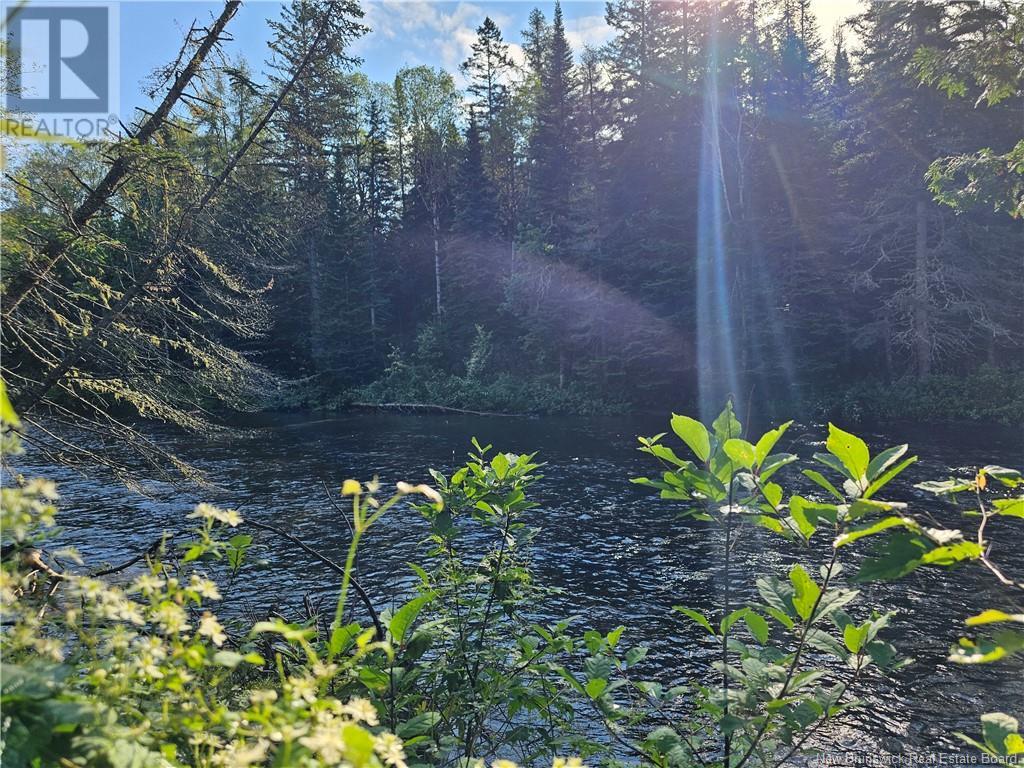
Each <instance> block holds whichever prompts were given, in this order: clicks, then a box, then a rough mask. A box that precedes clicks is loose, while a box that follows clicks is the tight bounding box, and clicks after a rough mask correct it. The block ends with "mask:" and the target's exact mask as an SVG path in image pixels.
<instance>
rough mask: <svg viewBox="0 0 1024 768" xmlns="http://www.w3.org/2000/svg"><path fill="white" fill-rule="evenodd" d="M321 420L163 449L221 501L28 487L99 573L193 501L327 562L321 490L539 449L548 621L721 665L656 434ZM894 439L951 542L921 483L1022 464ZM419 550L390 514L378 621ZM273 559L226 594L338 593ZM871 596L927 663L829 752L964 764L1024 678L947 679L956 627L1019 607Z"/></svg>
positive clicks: (913, 593) (292, 420)
mask: <svg viewBox="0 0 1024 768" xmlns="http://www.w3.org/2000/svg"><path fill="white" fill-rule="evenodd" d="M315 418H316V417H315V416H310V417H307V418H305V419H300V417H296V416H294V415H293V416H289V417H287V419H284V420H281V421H279V422H277V424H276V426H274V427H273V428H270V429H261V430H258V431H256V432H253V433H251V434H246V435H243V436H233V437H231V438H222V439H220V440H219V441H217V442H206V443H204V444H201V445H194V444H192V440H191V439H190V438H184V437H181V436H179V435H174V434H170V433H164V432H157V433H156V437H157V439H158V440H159V441H161V442H162V443H163V444H164V445H165V446H166V447H167V448H169V449H171V450H173V451H176V452H178V453H180V454H181V455H183V456H184V457H185V458H187V459H189V460H191V461H193V462H194V463H196V464H198V465H199V466H201V467H202V468H204V469H205V470H206V471H207V472H208V473H209V476H210V478H211V480H213V481H215V482H216V483H217V484H218V485H220V486H221V489H219V490H215V491H190V492H187V493H181V492H173V491H171V490H170V489H157V490H156V498H155V499H143V498H141V497H134V496H129V495H127V494H126V493H125V491H124V490H123V489H121V488H120V487H117V486H115V485H112V484H107V483H104V482H103V481H101V480H97V479H84V478H82V477H79V476H76V475H72V474H69V473H67V472H54V471H50V470H44V468H40V467H32V465H31V460H32V457H31V456H28V457H25V461H24V462H23V464H24V465H25V467H24V468H25V469H26V470H31V469H34V470H35V471H37V472H42V471H46V472H47V474H48V475H49V476H51V477H54V478H55V479H58V480H60V481H61V491H62V495H63V497H64V502H63V504H62V508H63V512H62V515H61V518H60V519H61V521H62V523H63V525H64V526H65V528H64V531H63V533H62V535H61V542H62V543H66V544H74V545H75V546H77V547H78V548H79V550H80V552H81V553H82V554H83V555H84V556H85V557H86V558H87V560H88V561H89V562H90V563H95V564H98V563H101V562H104V561H109V562H115V561H119V560H122V559H124V558H125V557H126V555H127V554H134V553H135V552H137V551H138V550H139V549H141V548H142V547H143V546H145V545H146V544H148V543H150V542H151V541H152V540H153V539H155V538H156V537H157V536H159V534H160V532H161V531H163V530H165V529H180V528H181V527H182V523H183V517H184V515H185V514H186V513H187V512H188V510H189V508H190V507H191V505H192V504H194V503H195V502H196V501H199V500H209V501H216V502H219V503H222V504H225V505H230V506H235V507H239V508H241V509H242V511H243V513H244V514H245V515H246V516H248V517H252V518H254V519H259V520H264V521H266V522H271V523H273V524H275V525H278V526H280V527H283V528H286V529H288V530H290V531H292V532H294V533H296V534H297V535H299V536H300V537H301V538H303V539H304V540H305V541H307V542H308V543H309V544H311V545H313V546H314V547H316V548H317V549H320V550H321V551H323V552H325V553H328V554H337V553H339V552H341V551H343V549H344V548H345V547H346V546H347V543H348V537H347V530H348V529H347V527H346V524H345V521H344V520H343V519H341V515H340V514H339V513H338V512H337V511H336V510H335V509H334V508H333V507H332V506H331V504H330V503H328V501H327V500H326V496H325V492H324V488H323V485H322V484H323V483H327V485H328V486H330V487H332V488H334V489H336V488H337V487H338V486H339V485H340V482H341V480H343V479H344V478H347V477H356V478H360V479H369V478H370V477H372V476H373V475H375V474H376V475H379V476H380V478H381V480H382V481H383V482H385V483H393V482H396V481H398V480H409V481H424V480H427V481H429V476H428V475H427V472H426V470H427V468H428V467H434V468H437V469H439V470H442V471H449V470H451V469H452V468H454V467H455V466H457V465H458V464H459V463H460V462H461V460H462V459H463V457H464V456H465V453H466V450H467V448H468V447H469V443H468V441H469V437H470V436H473V435H475V436H477V437H478V438H479V439H480V440H481V442H482V443H487V442H492V443H494V445H495V448H497V449H500V450H504V451H517V452H526V451H534V450H537V451H540V455H539V459H541V460H543V461H546V462H547V466H546V467H545V469H544V475H545V477H544V479H543V480H542V481H540V482H539V483H538V484H537V485H536V486H535V488H536V490H535V492H534V496H535V499H536V501H538V502H540V506H539V507H538V508H537V509H535V510H532V511H531V512H530V513H529V514H530V516H531V519H530V522H531V524H532V525H534V526H536V527H537V528H539V529H540V534H539V535H538V536H537V539H536V544H535V548H534V551H533V555H534V561H535V566H536V569H537V571H538V575H539V577H540V579H541V580H542V581H543V582H544V583H546V584H548V585H551V586H555V587H559V588H561V589H562V592H561V594H560V595H559V596H557V597H556V598H555V599H554V600H553V602H552V603H551V604H550V605H549V606H545V607H544V610H545V611H546V612H547V613H548V614H549V615H550V616H552V617H554V616H562V615H578V616H580V617H581V619H580V621H579V622H578V625H577V628H578V629H579V630H580V631H582V629H583V628H585V627H595V628H598V629H603V630H608V629H611V628H612V627H614V626H617V625H618V624H625V625H626V626H627V627H628V633H627V636H626V637H627V639H630V638H631V642H632V643H634V644H644V645H649V646H650V648H651V653H650V655H649V657H648V660H649V662H650V668H649V670H647V671H649V672H650V673H651V674H652V675H659V676H660V677H662V678H672V679H674V680H691V679H695V678H696V677H697V676H698V675H700V674H701V673H702V672H704V671H706V670H707V668H708V665H709V663H710V661H711V659H712V656H713V654H714V653H715V652H716V651H715V650H714V649H713V648H712V647H711V646H710V645H709V643H708V640H707V638H706V635H704V633H703V631H702V630H698V629H696V628H694V627H693V626H692V625H691V624H688V623H686V622H684V621H683V620H681V619H680V617H679V616H678V614H673V613H672V612H671V610H670V609H671V606H673V605H677V604H680V603H683V604H686V605H688V606H690V607H693V608H698V609H702V610H706V611H708V612H709V613H712V612H714V608H713V606H714V604H715V602H716V594H717V589H718V587H717V584H718V575H719V574H718V570H717V562H718V559H719V552H720V550H719V548H718V546H717V544H716V540H715V539H714V538H713V534H711V533H710V532H709V531H708V530H707V529H706V528H705V526H704V525H703V524H701V523H696V522H688V521H679V520H678V519H677V518H676V517H675V515H674V514H673V509H674V507H673V503H671V502H665V501H662V500H660V499H658V498H656V497H655V496H653V495H651V493H649V492H648V491H646V490H644V489H640V488H638V487H636V486H633V485H631V484H630V483H629V482H628V479H629V478H630V477H633V476H636V475H639V474H648V473H649V472H650V471H651V467H650V465H649V464H648V460H649V457H645V456H643V455H641V454H638V453H637V452H636V450H635V435H636V434H638V433H641V434H648V435H649V434H653V433H655V432H659V431H662V430H663V429H664V426H663V425H664V421H663V420H662V419H654V418H646V417H634V418H630V419H626V418H622V419H552V418H547V419H530V418H502V419H495V418H477V417H447V416H436V415H407V414H402V415H379V414H370V415H346V416H343V417H341V418H338V419H330V420H316V421H313V419H315ZM823 434H824V428H823V427H820V426H815V427H812V426H801V425H794V426H793V427H791V428H790V430H789V432H788V433H787V438H788V439H789V440H791V441H792V442H793V443H794V444H796V445H800V446H803V450H806V449H808V448H811V449H812V450H813V448H812V446H811V445H810V441H813V440H821V439H822V436H823ZM866 437H867V438H868V441H869V443H870V444H871V446H872V448H873V449H876V450H877V449H878V448H880V447H882V446H887V445H889V444H891V443H894V442H898V440H897V439H896V438H895V437H893V438H891V439H890V438H889V437H887V436H886V437H883V436H878V435H867V436H866ZM899 438H900V439H902V440H904V441H906V440H909V441H910V442H911V447H912V449H915V452H917V453H918V454H919V455H921V462H920V463H919V464H918V465H917V466H915V467H912V468H911V469H910V470H908V472H907V475H908V477H907V479H906V480H905V481H903V482H901V483H900V484H899V485H898V486H897V487H896V489H895V491H896V492H894V493H893V494H892V496H893V497H894V498H903V499H906V500H909V501H913V502H914V503H917V504H922V505H928V509H929V510H930V511H931V512H932V513H933V514H934V515H935V516H936V517H937V518H938V519H940V520H944V521H945V522H947V523H950V524H952V525H954V526H956V525H959V523H957V522H956V520H957V513H956V512H955V511H951V510H950V509H948V508H945V507H943V506H942V505H941V504H936V502H935V501H934V500H933V499H932V498H931V497H928V496H925V495H923V494H921V493H920V492H918V491H916V490H914V489H913V488H912V487H911V484H912V483H913V482H918V481H920V480H922V479H925V478H930V477H936V476H939V477H941V476H944V475H945V474H947V473H948V472H949V470H950V469H951V468H952V467H955V466H962V465H967V466H970V465H983V464H987V463H1002V464H1009V465H1016V466H1020V465H1022V464H1024V450H1022V441H1021V435H1020V434H1019V433H1018V434H1015V435H1002V436H999V437H998V438H997V439H991V438H990V437H987V436H986V435H985V434H984V431H983V430H974V431H967V432H961V431H951V432H948V433H942V432H937V431H935V430H931V431H929V432H927V433H920V434H913V433H908V432H907V431H906V430H903V431H901V432H900V433H899ZM983 440H989V443H988V445H986V444H985V442H983ZM965 441H967V443H968V444H967V445H964V442H965ZM780 447H781V446H780ZM819 449H820V448H819ZM781 478H784V480H785V483H784V484H785V485H786V486H787V488H788V489H792V490H796V489H797V488H798V487H801V484H800V483H799V475H798V473H797V472H796V471H795V470H793V468H792V467H790V468H787V470H783V473H782V474H781ZM780 482H782V480H780ZM897 493H898V494H899V495H897ZM424 533H425V527H424V526H423V524H422V522H421V521H420V520H419V519H418V517H417V516H416V515H415V514H414V513H412V512H410V511H396V512H395V513H394V514H392V515H391V516H390V517H389V518H386V519H385V520H384V521H383V522H382V523H381V524H380V525H379V527H378V528H376V529H374V531H373V533H372V535H371V536H370V538H369V540H368V541H367V542H366V544H365V547H364V550H363V551H362V553H361V556H360V565H359V574H360V577H361V579H362V581H363V582H364V584H365V586H366V587H367V588H368V589H369V591H370V593H371V594H372V595H373V596H374V598H375V599H376V600H377V601H378V602H379V603H380V605H381V606H382V607H383V606H385V605H386V604H388V603H389V602H392V601H396V600H400V599H401V598H402V595H403V592H404V591H405V590H406V589H407V588H408V587H409V585H410V583H411V581H412V578H411V577H412V574H411V571H410V569H409V568H408V566H406V565H405V563H406V562H408V561H409V560H413V559H419V558H420V554H419V553H420V552H422V546H421V544H420V540H421V539H422V537H423V534H424ZM999 533H1000V531H999V529H998V528H997V529H996V530H994V531H993V534H995V536H996V539H997V543H996V545H995V547H994V549H993V556H994V557H995V558H997V559H999V560H1001V561H1002V562H1005V563H1006V564H1007V566H1008V567H1009V568H1010V569H1011V570H1014V569H1016V570H1017V572H1024V553H1022V552H1020V551H1019V550H1018V551H1014V550H1013V549H1012V548H1011V547H1007V546H1006V544H1005V543H1002V542H1006V541H1008V539H1007V538H1003V539H1002V542H1001V541H1000V540H999V536H998V535H999ZM739 547H740V549H739V554H738V556H737V562H739V563H741V564H742V566H741V567H742V573H743V574H748V575H749V579H744V578H743V577H742V576H741V578H740V579H738V580H739V581H748V582H749V583H748V584H746V586H745V587H744V588H745V589H746V591H747V593H748V594H752V591H751V585H752V582H753V577H754V576H755V575H756V574H759V573H763V572H766V571H771V570H774V571H778V570H780V569H784V568H787V567H788V563H789V562H791V560H792V558H793V557H794V555H796V554H797V553H795V552H794V551H792V550H791V549H790V547H789V545H787V544H786V543H785V542H782V541H781V540H779V539H777V538H773V537H771V535H770V534H767V533H766V532H764V531H761V530H752V529H751V530H748V531H747V532H746V533H745V534H744V535H743V537H742V538H741V541H740V544H739ZM820 547H821V548H819V550H818V551H817V552H813V553H812V558H811V559H808V560H806V562H807V563H808V564H809V565H811V564H816V561H815V560H814V559H813V558H814V557H816V558H817V560H821V561H822V562H824V561H825V560H826V559H827V557H826V555H827V553H826V552H825V551H824V548H827V541H825V540H822V541H821V542H820ZM851 549H852V548H851ZM264 556H265V557H267V558H268V559H271V560H272V568H266V569H263V570H254V571H251V576H250V578H248V579H246V580H245V581H244V583H243V584H242V585H240V586H239V585H236V586H235V587H234V588H233V592H232V594H233V595H238V594H239V591H241V595H240V596H241V597H243V598H245V600H246V601H247V602H248V603H249V604H252V605H254V606H259V607H262V608H265V607H267V606H278V607H282V608H287V607H289V606H293V607H294V606H297V605H298V604H299V603H300V602H301V601H302V598H303V596H304V595H306V594H310V595H311V596H312V597H313V598H314V600H317V599H326V600H333V597H334V589H335V585H334V583H333V578H332V576H331V575H330V574H327V573H324V572H322V571H320V570H319V569H317V568H315V567H312V566H311V565H310V564H309V563H308V562H307V561H306V560H304V559H300V558H299V556H298V555H297V554H295V553H293V552H292V551H291V550H290V549H288V548H287V546H286V545H282V544H281V543H279V542H274V543H273V544H272V545H271V547H270V549H269V551H267V552H266V553H264ZM863 592H864V594H863V600H862V601H861V602H860V603H859V604H858V605H859V610H867V609H869V608H872V607H875V608H878V609H883V608H892V607H895V608H897V609H898V610H899V616H898V619H897V621H896V622H895V624H894V629H893V631H892V632H891V633H890V635H891V638H892V639H893V641H894V642H895V643H896V645H897V646H898V647H899V648H900V650H901V651H902V652H904V653H905V654H907V655H910V656H913V657H914V658H916V659H917V663H916V664H914V665H913V666H911V667H910V668H908V669H907V670H905V671H904V672H902V673H901V675H900V677H899V679H898V680H896V681H895V682H893V683H876V684H875V686H876V687H875V689H874V690H873V691H872V693H871V695H870V696H869V697H868V698H870V700H871V702H872V705H871V707H870V708H869V709H867V710H866V711H864V712H863V713H861V714H860V715H858V717H859V719H860V723H859V724H858V727H857V728H852V729H845V730H843V731H840V732H834V733H832V734H830V738H831V739H832V744H833V748H838V747H841V746H849V747H850V748H855V749H867V750H871V751H873V752H879V751H885V752H901V751H905V750H914V751H923V750H938V749H948V750H958V749H959V748H960V744H959V742H957V741H956V740H955V739H953V738H951V737H950V736H949V734H950V733H951V732H952V731H954V730H966V731H974V730H976V728H977V717H978V715H979V714H980V713H981V712H985V711H988V710H992V709H1007V710H1011V711H1012V710H1015V709H1016V710H1019V709H1020V703H1021V702H1022V701H1024V674H1022V670H1024V667H1022V665H1021V664H1020V663H1019V662H1018V663H1016V664H1013V663H1010V664H1002V665H993V666H987V667H976V668H971V667H967V668H964V667H954V666H953V665H950V664H947V663H946V662H945V656H946V653H947V650H948V648H949V645H950V644H951V643H952V642H953V641H954V640H955V639H956V637H957V636H958V632H959V631H960V628H961V624H960V622H961V621H962V619H963V617H965V616H968V615H971V614H972V613H975V612H977V611H978V610H980V609H981V608H983V607H1004V608H1014V607H1015V606H1013V604H1012V602H1008V596H1007V594H1006V593H1005V592H1004V591H1003V590H1001V589H999V588H997V585H995V584H994V582H993V580H992V579H991V578H990V577H988V576H987V575H986V572H984V571H982V570H981V569H976V568H967V569H962V570H959V571H954V572H950V571H946V570H931V571H924V572H918V573H916V574H914V575H913V576H912V577H910V578H909V579H907V580H905V581H903V582H900V583H898V584H895V585H891V584H874V585H869V586H868V587H866V588H865V589H864V591H863ZM1015 609H1016V610H1018V611H1019V610H1021V607H1020V606H1016V608H1015ZM663 681H665V682H667V681H668V680H663ZM837 742H839V743H837Z"/></svg>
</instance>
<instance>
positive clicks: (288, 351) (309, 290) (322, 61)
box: [270, 0, 365, 372]
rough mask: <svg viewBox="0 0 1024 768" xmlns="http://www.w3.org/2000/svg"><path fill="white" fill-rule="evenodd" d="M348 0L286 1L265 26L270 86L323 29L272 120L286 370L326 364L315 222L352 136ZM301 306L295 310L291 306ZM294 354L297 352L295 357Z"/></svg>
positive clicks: (324, 275) (328, 268) (330, 285)
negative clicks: (284, 237)
mask: <svg viewBox="0 0 1024 768" xmlns="http://www.w3.org/2000/svg"><path fill="white" fill-rule="evenodd" d="M361 16H362V11H361V10H360V9H359V6H358V4H357V3H356V2H354V0H346V1H345V2H341V3H339V2H334V1H333V0H294V1H293V2H292V3H291V5H289V6H286V7H285V9H284V10H283V12H282V17H281V19H280V20H279V21H272V22H270V27H271V30H272V31H273V34H274V37H273V39H272V40H271V41H270V50H271V51H272V53H273V55H274V57H273V59H272V61H271V62H270V64H271V67H272V69H273V70H274V72H275V73H277V74H274V75H272V77H271V81H272V82H274V83H280V82H281V81H282V79H283V78H287V77H288V73H289V72H290V71H292V69H293V68H294V67H295V65H296V63H297V62H298V61H299V60H300V59H301V58H302V56H303V55H304V54H305V51H306V49H307V48H308V45H309V40H310V38H311V36H312V34H313V31H314V30H315V29H316V28H317V27H318V26H319V25H321V24H326V25H327V26H326V29H325V34H324V43H323V46H322V48H321V52H320V53H319V54H318V55H317V56H316V57H315V58H314V59H313V60H312V61H310V63H309V67H308V69H307V71H306V74H305V76H304V77H302V78H301V79H300V80H299V81H298V82H297V83H296V86H295V88H294V89H293V90H292V93H291V95H290V97H289V99H288V100H287V102H286V103H285V104H284V105H283V108H282V109H281V111H280V113H279V116H278V118H277V119H276V121H275V132H276V134H277V136H278V137H279V141H278V142H277V143H276V147H277V159H276V160H277V165H278V167H279V169H280V170H281V172H282V173H283V174H284V176H285V178H286V179H287V188H288V196H287V204H286V207H285V210H283V211H282V219H283V221H285V222H286V226H287V228H288V230H289V232H290V233H291V238H292V239H291V244H290V249H289V250H290V252H291V268H290V270H289V271H288V272H286V273H285V274H283V275H282V276H281V279H279V280H277V281H276V282H275V286H274V289H275V290H274V293H275V296H274V301H275V302H276V303H277V304H278V305H279V306H282V307H284V306H287V307H289V309H290V311H288V312H280V313H278V314H277V318H278V334H279V337H280V338H281V339H282V340H284V341H285V343H284V345H283V347H282V353H283V354H284V355H285V356H286V357H290V358H291V359H290V360H287V361H282V362H283V363H285V364H286V365H288V367H289V368H292V369H294V368H296V367H298V368H300V369H303V368H304V369H307V370H308V369H312V371H314V372H316V371H327V370H330V369H332V368H334V367H335V366H336V365H337V361H335V360H332V359H331V358H332V350H333V347H332V346H331V345H330V343H329V340H330V339H331V338H332V337H333V336H335V335H336V330H337V329H334V328H332V324H333V320H334V318H335V316H334V315H333V314H332V313H331V311H330V304H331V303H332V302H333V300H334V299H333V295H334V294H335V293H336V292H337V291H339V290H341V284H340V283H341V279H342V277H341V275H340V273H339V265H338V264H337V262H336V261H332V260H330V259H329V258H327V256H326V254H325V246H324V242H323V235H324V232H323V227H322V226H321V224H322V222H323V220H324V219H325V218H326V216H327V211H328V208H329V196H330V175H331V165H332V157H333V155H334V152H335V151H336V149H337V148H338V147H339V146H340V145H342V144H344V143H347V142H349V141H350V140H351V136H352V135H353V133H354V131H355V120H356V118H355V114H354V112H355V95H354V92H353V88H352V82H351V79H350V78H349V77H348V76H347V75H346V73H347V72H348V71H349V70H351V69H352V66H353V65H354V63H355V59H353V58H352V57H351V56H350V55H349V53H348V46H349V45H350V44H351V43H352V41H353V40H355V39H356V38H357V37H358V36H360V35H361V34H363V32H365V28H364V27H363V26H361V25H360V24H359V23H358V19H359V18H360V17H361ZM297 307H302V308H305V310H306V311H305V312H296V311H295V308H297ZM298 350H302V354H301V355H296V352H297V351H298Z"/></svg>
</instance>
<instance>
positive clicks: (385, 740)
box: [373, 733, 406, 768]
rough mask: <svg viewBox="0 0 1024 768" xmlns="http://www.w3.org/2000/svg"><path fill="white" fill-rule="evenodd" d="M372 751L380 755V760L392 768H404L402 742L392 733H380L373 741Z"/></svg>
mask: <svg viewBox="0 0 1024 768" xmlns="http://www.w3.org/2000/svg"><path fill="white" fill-rule="evenodd" d="M373 750H374V751H375V752H376V753H377V754H378V755H380V758H381V760H383V761H384V762H385V763H387V764H388V765H390V766H393V768H406V765H405V750H403V749H402V740H401V739H399V738H398V737H397V736H395V734H393V733H382V734H379V735H378V736H377V738H375V739H374V740H373Z"/></svg>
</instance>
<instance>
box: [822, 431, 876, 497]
mask: <svg viewBox="0 0 1024 768" xmlns="http://www.w3.org/2000/svg"><path fill="white" fill-rule="evenodd" d="M825 448H826V449H827V450H828V452H829V453H831V454H832V455H833V456H835V457H836V458H837V459H839V461H840V462H842V464H843V466H844V467H845V468H846V471H847V477H848V478H850V479H851V480H853V481H854V482H855V483H857V484H858V485H860V486H861V488H862V489H864V488H866V486H867V483H866V482H865V481H866V480H867V473H868V464H869V463H870V461H871V454H870V452H869V451H868V446H867V444H866V443H865V442H864V441H863V440H861V439H860V438H859V437H857V436H856V435H853V434H850V433H849V432H845V431H843V430H842V429H840V428H839V427H837V426H836V425H835V424H831V423H830V424H829V425H828V440H826V441H825Z"/></svg>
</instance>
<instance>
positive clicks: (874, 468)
mask: <svg viewBox="0 0 1024 768" xmlns="http://www.w3.org/2000/svg"><path fill="white" fill-rule="evenodd" d="M909 447H910V446H908V445H907V444H906V443H904V444H903V445H894V446H893V447H892V448H886V449H885V450H884V451H882V452H881V453H880V454H878V455H877V456H875V458H873V459H872V460H871V461H869V462H868V469H867V476H868V480H874V479H875V478H877V477H878V476H879V475H880V474H881V473H882V472H883V471H884V470H886V469H888V468H889V467H890V466H892V465H893V464H894V463H895V462H896V461H898V460H899V458H900V457H901V456H902V455H903V454H905V453H906V452H907V448H909Z"/></svg>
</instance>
